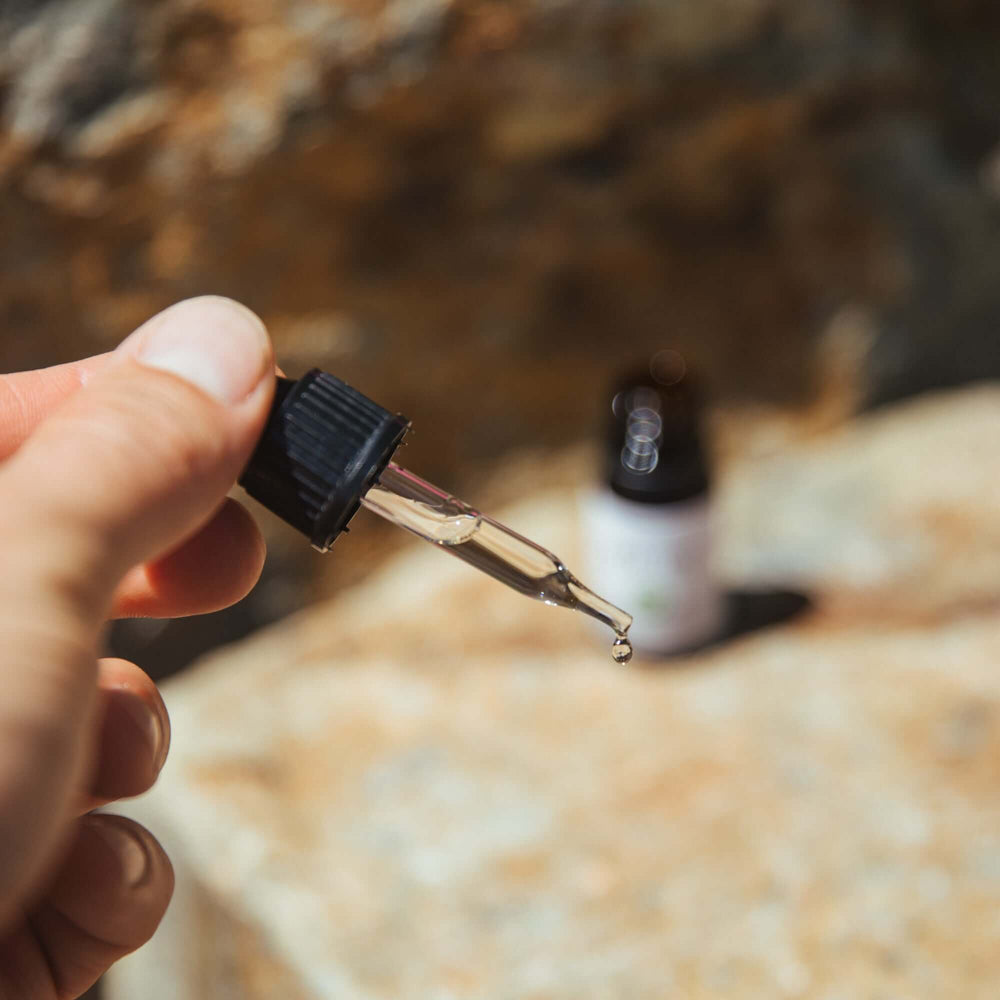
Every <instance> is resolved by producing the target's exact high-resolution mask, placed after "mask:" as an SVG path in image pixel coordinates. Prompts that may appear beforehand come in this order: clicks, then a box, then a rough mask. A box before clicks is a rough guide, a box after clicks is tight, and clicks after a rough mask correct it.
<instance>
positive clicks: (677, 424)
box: [605, 351, 709, 504]
mask: <svg viewBox="0 0 1000 1000" xmlns="http://www.w3.org/2000/svg"><path fill="white" fill-rule="evenodd" d="M701 412H702V401H701V395H700V393H699V390H698V386H697V384H696V380H695V378H694V376H693V375H692V374H691V371H690V369H689V367H688V365H687V362H686V361H685V359H684V358H683V356H682V355H680V354H678V353H677V352H676V351H660V352H659V353H657V354H655V355H654V356H653V357H652V358H651V359H650V361H649V363H648V364H646V365H643V366H642V367H641V368H638V369H636V370H635V371H634V372H632V373H630V374H629V375H628V376H627V377H626V378H624V379H623V380H622V381H621V382H619V383H618V385H617V386H616V387H615V390H614V395H613V398H612V403H611V419H610V421H609V423H608V426H607V434H606V438H605V477H606V481H607V483H608V485H609V486H610V487H611V489H612V490H613V491H614V492H615V493H617V494H618V495H619V496H623V497H626V498H627V499H629V500H636V501H638V502H640V503H652V504H656V503H677V502H680V501H683V500H690V499H693V498H694V497H697V496H701V495H702V494H704V493H705V492H706V491H707V490H708V488H709V473H708V462H707V459H706V456H705V450H704V448H703V447H702V440H701Z"/></svg>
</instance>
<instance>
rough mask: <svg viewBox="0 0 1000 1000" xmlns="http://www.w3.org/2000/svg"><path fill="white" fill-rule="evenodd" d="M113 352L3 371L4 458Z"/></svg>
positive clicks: (0, 451)
mask: <svg viewBox="0 0 1000 1000" xmlns="http://www.w3.org/2000/svg"><path fill="white" fill-rule="evenodd" d="M110 358H111V354H98V355H97V356H96V357H93V358H85V359H84V360H83V361H73V362H71V363H70V364H65V365H55V366H54V367H52V368H42V369H40V370H38V371H30V372H15V373H14V374H12V375H0V462H2V461H3V460H4V459H5V458H9V457H10V456H11V455H13V454H14V452H15V451H17V449H18V448H19V447H20V446H21V444H22V443H23V442H24V441H25V440H26V439H27V437H28V436H29V435H30V434H31V432H32V431H33V430H34V429H35V428H36V427H37V426H38V424H40V423H41V422H42V420H44V419H45V417H46V416H47V415H48V414H49V413H51V412H52V410H54V409H55V408H56V407H57V406H58V405H59V404H60V403H61V402H62V401H63V400H64V399H66V398H67V397H68V396H71V395H72V394H73V393H74V392H76V390H77V389H79V388H80V387H81V386H83V385H84V384H85V383H86V381H87V379H89V378H90V377H91V376H92V375H94V374H96V373H97V372H98V371H100V370H101V369H102V368H103V367H104V366H105V365H106V364H107V363H108V360H109V359H110Z"/></svg>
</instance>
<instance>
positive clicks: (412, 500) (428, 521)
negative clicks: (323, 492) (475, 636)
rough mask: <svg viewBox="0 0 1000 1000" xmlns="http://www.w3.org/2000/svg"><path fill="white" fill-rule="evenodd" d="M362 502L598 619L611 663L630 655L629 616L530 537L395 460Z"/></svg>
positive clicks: (547, 599) (531, 593) (498, 575)
mask: <svg viewBox="0 0 1000 1000" xmlns="http://www.w3.org/2000/svg"><path fill="white" fill-rule="evenodd" d="M361 502H362V503H363V504H364V505H365V506H366V507H368V508H369V509H371V510H373V511H375V512H376V513H378V514H380V515H381V516H382V517H384V518H387V519H388V520H390V521H392V522H393V523H394V524H398V525H399V526H400V527H402V528H406V529H407V530H408V531H412V532H413V533H414V534H416V535H419V536H420V537H421V538H424V539H426V540H427V541H429V542H433V543H434V544H435V545H440V546H441V547H442V548H444V549H446V550H447V551H448V552H450V553H451V554H452V555H455V556H458V558H459V559H463V560H465V562H467V563H469V564H470V565H472V566H475V567H476V569H479V570H482V571H483V572H484V573H487V574H489V575H490V576H492V577H493V578H494V579H496V580H499V581H500V582H501V583H505V584H507V586H508V587H511V588H513V589H514V590H516V591H517V592H518V593H521V594H524V595H525V596H527V597H533V598H535V599H536V600H539V601H543V602H544V603H546V604H551V605H554V606H557V607H561V608H572V609H573V610H576V611H580V612H582V613H583V614H585V615H590V617H591V618H596V619H597V620H598V621H600V622H603V623H604V624H605V625H608V626H609V627H610V628H612V629H613V630H614V632H615V641H614V644H613V645H612V647H611V655H612V657H613V658H614V659H615V661H616V662H617V663H628V661H629V660H630V659H632V644H631V643H630V642H629V640H628V630H629V627H630V626H631V625H632V616H631V615H630V614H627V613H626V612H624V611H622V610H621V609H620V608H616V607H615V606H614V605H613V604H611V603H610V602H608V601H606V600H604V598H602V597H599V596H598V595H597V594H595V593H594V592H593V591H592V590H590V589H588V588H587V587H585V586H584V585H583V584H582V583H581V582H580V581H579V580H578V579H577V578H576V577H575V576H573V574H572V573H570V571H569V570H568V569H566V567H565V566H564V565H563V564H562V562H561V561H560V560H559V558H558V557H557V556H555V555H553V554H552V553H551V552H549V551H548V550H547V549H543V548H542V547H541V546H540V545H536V544H535V543H534V542H532V541H531V540H530V539H527V538H525V537H524V536H523V535H519V534H517V532H515V531H511V530H510V528H506V527H504V526H503V525H502V524H500V523H499V522H497V521H494V520H493V519H492V518H489V517H486V516H485V515H484V514H481V513H480V512H479V511H477V510H474V509H473V508H472V507H470V506H469V505H468V504H466V503H464V502H463V501H461V500H458V499H457V498H456V497H453V496H450V495H449V494H447V493H444V492H442V491H441V490H439V489H437V487H435V486H432V485H431V484H430V483H427V482H425V481H424V480H423V479H421V478H420V477H419V476H415V475H414V474H413V473H412V472H409V471H408V470H406V469H403V468H400V467H399V466H398V465H396V464H395V463H390V464H389V465H388V466H387V467H386V469H385V471H383V473H382V475H381V476H380V477H379V480H378V482H376V484H375V485H374V486H373V487H372V488H371V489H370V490H369V491H368V493H367V494H366V495H365V496H364V498H363V499H362V501H361Z"/></svg>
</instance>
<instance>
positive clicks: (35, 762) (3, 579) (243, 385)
mask: <svg viewBox="0 0 1000 1000" xmlns="http://www.w3.org/2000/svg"><path fill="white" fill-rule="evenodd" d="M273 367H274V360H273V356H272V351H271V346H270V343H269V340H268V337H267V334H266V331H265V330H264V327H263V325H262V324H261V322H260V321H259V320H258V319H257V318H256V316H254V315H253V314H252V313H251V312H250V311H249V310H247V309H245V308H244V307H242V306H240V305H237V304H236V303H234V302H230V301H228V300H226V299H220V298H201V299H193V300H190V301H187V302H182V303H180V304H178V305H176V306H173V307H172V308H170V309H167V310H166V311H165V312H162V313H160V314H159V315H158V316H155V317H154V318H153V319H151V320H150V321H149V322H148V323H146V324H145V325H144V326H142V327H141V328H140V329H139V330H137V331H136V332H135V333H134V334H132V336H131V337H129V338H128V339H127V340H126V341H125V342H124V343H123V344H122V345H121V346H120V347H119V348H118V350H117V352H115V354H114V355H113V356H112V358H111V360H110V362H109V364H108V365H107V366H106V367H105V368H104V369H102V371H101V372H100V373H99V374H97V375H95V376H94V377H93V378H92V379H91V380H90V381H89V382H88V383H87V385H86V386H85V387H84V388H83V389H81V390H80V391H78V392H76V393H74V394H73V396H72V397H70V399H69V400H68V401H67V402H66V403H65V404H64V405H63V406H61V407H60V408H59V409H58V410H57V411H56V412H55V413H53V414H52V415H51V416H50V417H49V418H48V419H47V420H45V421H44V422H43V423H42V425H41V426H40V427H39V428H38V429H37V430H36V431H35V432H34V434H32V436H31V437H30V438H29V439H28V441H27V442H26V443H25V444H24V445H23V446H22V447H21V449H20V450H19V451H18V452H17V453H16V454H15V455H14V457H13V458H11V459H10V460H9V461H8V462H7V463H6V464H5V465H3V467H2V468H0V552H2V553H3V564H4V567H3V568H4V572H3V573H2V574H0V643H2V645H0V691H2V692H3V698H2V699H0V899H4V898H6V899H10V898H11V896H10V894H9V890H13V889H14V888H15V887H16V886H17V885H18V884H20V883H21V882H22V880H23V878H24V877H25V876H26V874H27V873H28V872H29V871H31V870H32V869H33V868H34V867H35V865H34V864H32V861H33V859H34V857H35V855H36V854H38V853H46V852H45V851H44V850H41V851H40V848H42V847H43V845H45V844H46V843H48V846H49V847H50V848H51V847H52V846H53V837H52V833H51V830H52V829H53V828H55V829H58V827H59V826H60V825H61V824H59V823H58V820H59V818H60V817H62V818H65V817H67V816H68V815H69V812H70V811H71V809H72V806H73V804H74V802H73V799H74V793H75V791H76V790H77V789H78V788H79V786H80V783H81V782H82V780H83V769H84V768H85V767H86V760H85V758H86V756H87V755H86V754H85V753H84V750H85V749H87V740H88V738H89V734H90V731H91V730H90V724H91V713H92V711H93V705H94V699H95V678H96V671H97V666H96V648H97V643H98V637H99V635H100V629H101V625H102V622H103V618H104V616H105V615H106V613H107V609H108V607H109V605H110V601H111V598H112V595H113V593H114V590H115V588H116V586H117V585H118V583H119V581H120V580H121V578H122V576H123V575H124V574H125V573H126V572H127V571H128V570H129V569H130V568H131V567H132V566H134V565H135V564H137V563H139V562H142V561H145V560H148V559H151V558H153V557H155V556H158V555H161V554H163V553H164V552H165V551H166V550H168V549H170V548H172V547H174V546H175V545H177V544H178V543H179V542H181V541H182V540H183V539H184V538H185V537H186V536H188V535H190V534H191V533H192V532H194V531H195V530H196V529H197V528H198V527H199V526H200V525H201V524H202V523H204V521H205V520H206V519H207V518H208V517H209V516H210V515H211V513H212V512H213V511H214V509H215V508H216V507H217V506H218V504H219V503H220V501H221V500H222V498H223V497H224V495H225V493H226V492H227V490H228V489H229V487H230V486H231V485H232V484H233V482H234V481H235V479H236V477H237V476H238V475H239V473H240V471H241V469H242V467H243V466H244V465H245V464H246V462H247V460H248V458H249V456H250V453H251V451H252V449H253V446H254V443H255V442H256V440H257V438H258V436H259V434H260V432H261V429H262V427H263V424H264V421H265V419H266V416H267V411H268V407H269V404H270V400H271V394H272V392H273V383H274V377H273ZM209 570H210V568H209ZM5 876H6V877H5Z"/></svg>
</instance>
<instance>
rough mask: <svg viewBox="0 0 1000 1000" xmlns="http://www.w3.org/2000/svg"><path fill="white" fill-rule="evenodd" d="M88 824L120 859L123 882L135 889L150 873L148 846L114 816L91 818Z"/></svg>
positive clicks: (88, 819) (88, 818)
mask: <svg viewBox="0 0 1000 1000" xmlns="http://www.w3.org/2000/svg"><path fill="white" fill-rule="evenodd" d="M86 822H87V825H88V826H89V827H90V829H91V830H93V831H94V833H96V834H97V835H98V836H99V837H100V838H101V840H103V841H104V843H105V844H106V845H107V846H108V848H109V849H110V850H111V851H112V852H113V853H114V855H115V856H116V857H117V858H118V864H119V865H120V867H121V875H122V881H123V882H124V883H125V885H127V886H128V887H129V888H130V889H134V888H135V887H136V886H137V885H139V884H140V883H141V882H142V880H143V879H144V878H145V877H146V873H147V872H148V871H149V852H148V851H147V850H146V845H145V844H144V843H143V842H142V840H141V839H140V838H139V837H138V835H137V834H135V833H134V832H133V831H132V830H131V829H130V828H129V827H128V826H126V824H125V823H123V822H120V821H119V820H117V819H116V818H115V817H113V816H100V815H98V816H89V817H87V821H86Z"/></svg>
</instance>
